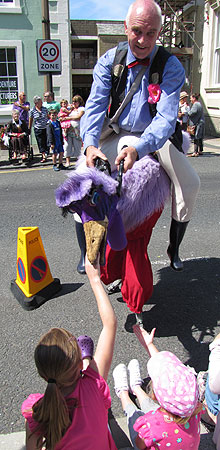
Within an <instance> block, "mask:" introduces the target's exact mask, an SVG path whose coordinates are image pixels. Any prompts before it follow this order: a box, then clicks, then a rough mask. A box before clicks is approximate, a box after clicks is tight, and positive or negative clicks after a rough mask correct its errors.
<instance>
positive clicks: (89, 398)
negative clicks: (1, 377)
mask: <svg viewBox="0 0 220 450" xmlns="http://www.w3.org/2000/svg"><path fill="white" fill-rule="evenodd" d="M98 269H99V268H98V266H97V265H96V266H92V265H91V264H90V263H89V261H88V260H87V261H86V272H87V275H88V278H89V281H90V284H91V287H92V289H93V292H94V294H95V297H96V301H97V306H98V310H99V314H100V318H101V321H102V324H103V328H102V331H101V333H100V336H99V340H98V344H97V349H96V352H95V355H94V358H93V359H91V358H90V357H89V356H91V354H90V355H88V354H87V353H86V346H85V345H84V343H83V342H82V339H80V338H82V336H81V337H80V338H78V340H77V339H76V338H75V337H74V336H73V335H72V333H70V332H69V331H66V330H64V329H62V328H52V329H51V330H50V331H48V333H46V334H45V335H44V336H42V337H41V339H40V341H39V343H38V345H37V347H36V349H35V355H34V357H35V364H36V367H37V370H38V373H39V375H40V376H41V377H42V378H43V379H44V380H45V381H46V383H47V385H46V390H45V393H44V394H43V395H42V394H32V395H29V397H28V398H27V400H25V401H24V402H23V404H22V408H21V410H22V414H23V416H24V417H25V419H26V450H36V449H42V448H43V447H45V448H46V449H48V450H61V449H62V450H70V449H76V450H85V449H86V450H117V448H116V446H115V444H114V441H113V438H112V436H111V433H110V431H109V429H108V409H109V408H110V406H111V397H110V392H109V388H108V385H107V383H106V379H107V376H108V372H109V369H110V365H111V361H112V355H113V348H114V341H115V334H116V317H115V313H114V311H113V309H112V306H111V303H110V301H109V298H108V296H107V294H106V292H105V290H104V288H103V286H102V283H101V281H100V277H99V270H98ZM78 343H79V344H78ZM79 345H80V346H79ZM84 356H85V357H86V358H85V359H84V360H82V359H83V358H84ZM85 365H86V366H87V368H86V369H85V370H84V369H83V367H85Z"/></svg>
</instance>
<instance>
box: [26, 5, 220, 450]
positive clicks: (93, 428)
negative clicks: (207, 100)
mask: <svg viewBox="0 0 220 450" xmlns="http://www.w3.org/2000/svg"><path fill="white" fill-rule="evenodd" d="M161 24H162V20H161V10H160V7H159V6H158V4H157V3H155V2H154V0H136V1H135V2H134V3H133V4H132V5H131V6H130V8H129V10H128V14H127V18H126V22H125V31H126V34H127V37H128V44H126V45H124V46H123V47H120V52H118V49H116V48H115V49H111V50H109V51H107V53H106V54H105V55H103V56H102V57H101V58H100V59H99V61H98V63H97V65H96V67H95V69H94V81H93V85H92V89H91V93H90V96H89V99H88V101H87V103H86V107H85V108H84V105H83V100H82V99H81V97H80V96H74V98H73V103H72V105H69V104H68V102H67V101H66V100H65V99H63V100H62V101H61V103H60V105H57V104H56V102H55V101H54V100H53V97H52V95H50V94H51V93H46V94H47V95H45V97H44V100H45V99H46V100H45V101H44V103H43V102H42V99H41V98H40V97H38V96H36V97H34V104H35V106H34V108H32V109H31V111H30V122H29V129H30V128H31V125H32V124H33V126H34V132H35V136H36V139H37V143H38V146H39V150H40V152H41V153H42V162H44V161H45V160H46V158H47V153H48V143H49V148H50V151H51V152H52V154H53V166H54V170H57V169H58V170H59V168H62V166H63V146H64V155H65V150H66V160H67V166H68V165H69V163H70V159H69V160H68V159H67V158H70V157H71V150H70V148H72V147H74V146H75V145H76V142H78V147H76V148H77V149H78V150H79V147H80V148H81V145H82V141H81V138H80V132H79V121H80V119H81V117H82V122H81V136H82V139H83V143H84V151H85V155H86V158H85V159H86V162H85V164H86V165H87V167H94V165H95V163H96V160H97V158H101V159H102V160H103V161H105V162H106V160H107V159H108V161H109V162H110V164H111V168H112V169H113V170H114V169H116V168H117V167H118V166H119V165H120V163H121V161H122V160H123V162H124V172H125V173H128V174H129V173H134V167H135V164H136V162H137V161H138V160H142V159H144V158H145V157H146V156H147V155H149V154H150V155H151V154H152V153H154V154H155V153H156V157H157V160H158V161H159V163H160V165H161V166H162V167H163V169H164V171H165V172H166V173H167V175H168V176H169V178H170V180H171V183H172V221H171V227H170V242H169V246H168V249H167V253H168V256H169V258H170V264H171V267H172V268H173V269H174V270H177V271H178V270H182V268H183V264H182V261H181V260H180V258H179V254H178V250H179V246H180V243H181V241H182V239H183V236H184V234H185V230H186V227H187V225H188V222H189V220H190V218H191V216H192V211H193V206H194V203H195V200H196V196H197V193H198V190H199V185H200V181H199V177H198V175H197V174H196V172H195V171H194V169H193V168H192V167H191V165H190V164H189V161H188V160H187V158H186V157H185V155H184V152H183V143H184V142H183V138H182V133H181V132H180V131H179V127H181V128H182V130H184V131H186V130H187V124H188V121H189V120H191V121H192V123H193V126H194V127H195V129H194V145H195V153H197V152H199V151H200V152H201V151H202V141H201V140H202V138H203V132H204V119H203V115H202V111H201V108H200V106H199V105H198V104H196V103H199V102H198V95H197V94H192V96H191V101H192V107H191V108H189V106H188V105H187V98H188V94H187V93H186V92H185V91H183V92H181V87H182V85H183V83H184V78H185V75H184V70H183V67H182V65H181V63H180V62H179V61H178V60H177V58H176V57H175V56H173V55H169V54H168V53H167V52H166V51H164V50H162V51H160V52H159V51H157V50H158V49H157V48H156V40H157V38H158V36H159V33H160V30H161ZM156 57H157V58H159V61H160V58H162V59H163V60H165V65H164V67H163V68H162V69H161V70H162V73H161V74H159V73H158V74H157V75H158V78H157V80H158V82H157V83H156V84H154V83H153V81H152V78H151V73H150V70H149V66H150V65H152V64H153V61H154V59H155V58H156ZM162 59H161V61H162ZM141 65H142V66H144V67H145V69H144V70H143V69H141V67H140V66H141ZM116 68H117V70H116ZM119 68H120V70H118V69H119ZM141 70H142V72H143V76H142V78H141V77H139V78H140V80H139V81H140V83H139V84H138V83H136V91H135V92H133V94H132V95H133V96H131V97H130V100H129V103H128V104H127V106H126V107H125V108H124V110H123V111H122V108H121V110H120V112H121V114H120V115H119V116H118V117H117V121H115V123H114V125H119V127H118V129H117V131H118V132H117V133H116V134H114V132H112V129H111V133H110V134H109V135H108V136H107V137H105V138H103V139H102V138H101V132H102V130H103V122H104V118H105V114H106V110H107V109H108V106H109V99H110V97H111V101H112V103H111V108H110V112H109V113H110V118H114V117H115V114H116V112H117V110H118V109H119V108H120V105H121V103H123V99H124V98H126V93H127V92H129V90H130V87H131V86H132V84H133V81H134V80H135V78H136V76H138V74H139V72H140V71H141ZM158 70H159V69H158ZM119 72H120V73H119ZM112 73H114V77H112ZM117 75H119V76H118V78H119V79H117V80H116V78H117ZM153 75H155V73H154V74H153ZM160 75H161V77H162V81H161V82H160V85H159V84H158V83H159V79H160ZM154 78H155V77H154ZM114 83H115V84H114ZM146 83H147V85H149V83H150V85H151V89H148V90H149V94H150V95H149V98H150V99H151V100H150V102H146V89H145V84H146ZM153 92H156V97H155V96H154V94H153ZM155 98H156V99H155ZM149 103H154V106H155V108H154V110H153V109H152V108H150V106H149ZM58 109H59V111H58ZM22 111H23V110H22ZM178 111H179V112H178ZM177 117H178V118H179V124H176V120H177ZM112 123H113V122H112ZM197 129H198V132H197ZM158 130H160V132H158ZM200 133H201V134H200ZM100 138H101V140H100ZM78 150H76V154H77V156H78V153H77V152H78ZM57 155H59V165H58V167H57ZM136 167H142V166H137V165H136ZM56 168H57V169H56ZM130 169H132V170H133V172H132V171H131V170H130ZM140 170H141V169H140V168H139V171H140ZM88 172H91V171H88ZM133 189H136V186H135V185H134V184H133ZM156 220H157V219H155V222H156ZM154 224H155V223H154ZM154 224H153V225H152V224H151V225H150V224H149V221H148V220H146V221H144V222H143V223H142V224H141V226H140V224H139V225H138V226H136V228H135V227H134V229H133V230H132V232H133V233H134V235H133V242H134V245H135V249H136V253H137V254H136V257H135V258H136V262H138V260H139V261H140V260H141V258H142V256H141V252H145V253H146V254H145V256H146V258H148V256H147V251H146V249H145V248H143V247H142V246H140V245H137V241H138V240H140V238H142V237H143V235H146V234H147V233H148V234H149V239H150V235H151V231H152V227H153V226H154ZM81 225H82V224H81ZM115 232H116V233H117V232H118V230H117V231H115ZM137 249H138V251H137ZM131 263H134V261H131V260H130V264H131ZM85 270H86V273H87V276H88V279H89V282H90V285H91V288H92V291H93V293H94V296H95V299H96V302H97V309H98V313H99V316H100V319H101V322H102V330H101V333H100V336H99V339H98V342H97V346H96V350H95V353H94V354H93V341H92V339H91V337H89V336H87V335H81V336H80V337H78V338H76V337H75V336H74V335H73V334H72V333H71V332H69V331H67V330H65V329H63V328H52V329H51V330H49V331H48V332H47V333H46V334H44V335H43V336H42V337H41V338H40V341H39V343H38V345H37V347H36V349H35V353H34V358H35V364H36V368H37V371H38V373H39V375H40V377H41V378H43V379H44V380H45V381H46V390H45V393H44V394H39V393H35V394H31V395H29V397H28V398H27V399H26V400H25V401H24V402H23V404H22V408H21V409H22V414H23V416H24V417H25V419H26V448H27V450H36V449H37V448H40V449H42V448H46V449H48V450H61V449H62V450H65V449H68V448H74V449H77V450H81V449H84V448H88V449H90V450H116V445H115V442H114V439H113V435H112V434H111V431H110V429H109V427H108V409H109V408H110V406H111V396H110V390H109V387H108V384H107V378H108V374H109V370H110V367H111V362H112V358H113V353H114V343H115V337H116V331H117V318H116V315H115V312H114V309H113V307H112V305H111V302H110V300H109V297H108V295H107V292H106V291H105V289H104V287H103V285H102V281H101V276H100V264H99V257H98V258H97V259H96V261H95V262H94V263H91V261H89V259H88V258H87V257H86V259H85ZM141 272H143V266H141V267H140V265H139V266H138V264H137V266H135V273H136V275H137V278H138V277H139V275H140V278H141ZM132 289H133V292H136V291H137V285H136V286H135V285H134V286H133V287H132ZM145 294H146V293H145ZM145 300H146V299H145ZM171 326H172V324H171ZM133 331H134V334H135V335H136V337H137V339H138V341H139V342H140V344H141V345H142V346H143V348H144V350H145V352H146V354H147V355H148V357H149V359H148V361H147V370H148V374H149V376H150V379H151V381H150V386H149V392H148V391H147V392H146V390H144V389H143V386H142V384H143V381H142V376H141V370H140V366H139V362H138V360H137V359H133V360H131V361H130V362H129V364H128V366H127V367H126V365H125V364H124V363H120V364H118V365H117V366H116V367H115V369H114V370H113V379H114V389H115V393H116V395H117V396H118V397H119V399H120V401H121V404H122V408H123V411H124V413H125V415H126V417H127V421H128V427H129V432H130V438H131V442H132V445H133V447H132V448H133V449H135V450H138V449H146V450H153V449H155V450H156V449H160V450H163V449H164V450H165V449H167V448H171V449H173V450H180V448H181V450H189V449H193V450H198V448H199V443H200V420H201V418H202V416H203V415H204V416H205V415H208V417H209V418H210V420H211V421H212V422H213V424H214V425H215V433H214V442H215V443H216V445H217V450H220V429H219V423H218V420H216V417H218V413H219V408H220V396H219V395H220V386H219V367H220V365H219V355H220V351H219V349H220V338H219V336H217V337H216V339H215V340H214V342H213V343H212V344H211V346H210V350H211V355H210V364H209V369H208V377H207V379H205V377H204V378H203V379H205V381H204V383H203V385H202V384H200V385H199V383H198V380H197V377H196V374H195V372H194V370H193V369H192V368H190V367H188V366H185V365H184V364H183V363H182V362H181V361H180V359H179V358H178V357H177V356H175V355H174V354H173V353H171V352H169V351H159V350H158V349H157V347H156V346H155V344H154V334H155V329H153V330H152V331H151V332H150V333H148V332H147V331H146V330H145V329H144V327H143V326H142V322H141V320H140V321H139V323H137V324H135V325H134V327H133ZM121 354H122V351H121ZM204 390H205V400H204V399H203V397H202V395H203V394H204V392H203V391H204ZM131 393H132V394H133V395H135V396H136V399H137V401H136V403H137V404H134V403H133V401H132V399H131V397H130V394H131ZM137 405H138V406H137Z"/></svg>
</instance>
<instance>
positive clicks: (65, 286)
mask: <svg viewBox="0 0 220 450" xmlns="http://www.w3.org/2000/svg"><path fill="white" fill-rule="evenodd" d="M83 285H84V283H62V287H61V290H60V291H59V292H57V294H55V295H54V296H53V298H58V297H62V296H63V295H66V294H70V293H71V292H75V291H78V289H80V288H81V287H82V286H83Z"/></svg>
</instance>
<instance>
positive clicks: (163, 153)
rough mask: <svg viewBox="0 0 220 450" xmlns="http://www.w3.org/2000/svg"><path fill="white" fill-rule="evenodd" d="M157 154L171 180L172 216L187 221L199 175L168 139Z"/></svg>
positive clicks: (180, 220)
mask: <svg viewBox="0 0 220 450" xmlns="http://www.w3.org/2000/svg"><path fill="white" fill-rule="evenodd" d="M157 156H158V160H159V162H160V164H161V166H162V167H163V168H164V170H165V171H166V173H167V175H168V176H169V177H170V179H171V181H172V218H173V219H175V220H177V221H178V222H188V221H189V220H190V219H191V216H192V211H193V207H194V204H195V201H196V197H197V194H198V191H199V187H200V179H199V176H198V175H197V173H196V172H195V170H194V169H193V167H192V166H191V164H190V163H189V160H188V159H187V158H186V156H185V155H184V154H183V153H181V152H179V151H178V150H177V149H176V148H175V147H174V145H173V144H172V143H171V142H170V141H167V142H166V143H165V144H164V146H163V147H162V148H161V149H160V150H158V151H157Z"/></svg>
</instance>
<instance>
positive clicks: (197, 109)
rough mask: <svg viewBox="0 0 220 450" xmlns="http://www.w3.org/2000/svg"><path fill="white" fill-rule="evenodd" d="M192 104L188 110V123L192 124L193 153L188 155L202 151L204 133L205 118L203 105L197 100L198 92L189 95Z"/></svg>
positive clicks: (194, 154)
mask: <svg viewBox="0 0 220 450" xmlns="http://www.w3.org/2000/svg"><path fill="white" fill-rule="evenodd" d="M190 100H191V103H192V106H191V108H190V110H189V112H188V115H189V125H191V126H194V127H195V130H194V153H192V154H191V155H190V156H199V155H202V152H203V139H204V133H205V119H204V114H203V107H202V105H201V103H200V102H199V94H192V95H191V97H190Z"/></svg>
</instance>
